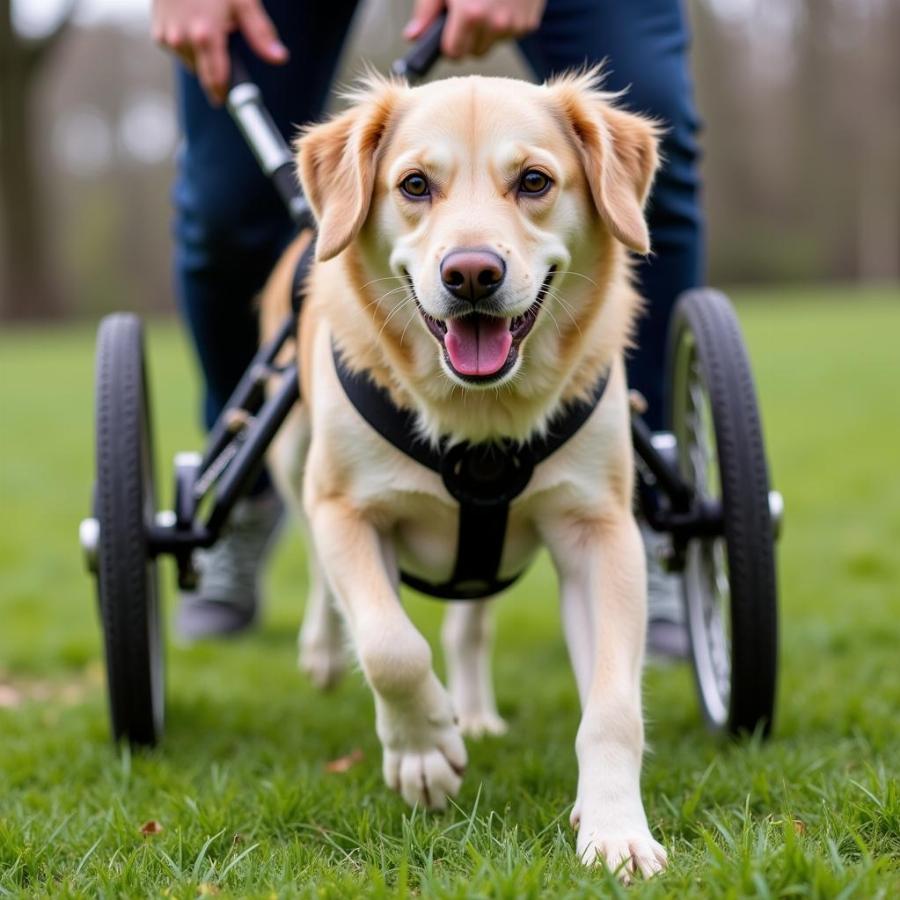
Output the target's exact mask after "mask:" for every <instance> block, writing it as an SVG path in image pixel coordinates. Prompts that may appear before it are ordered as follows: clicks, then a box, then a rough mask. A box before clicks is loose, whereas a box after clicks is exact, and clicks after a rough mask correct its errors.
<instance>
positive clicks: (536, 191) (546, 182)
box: [519, 169, 553, 197]
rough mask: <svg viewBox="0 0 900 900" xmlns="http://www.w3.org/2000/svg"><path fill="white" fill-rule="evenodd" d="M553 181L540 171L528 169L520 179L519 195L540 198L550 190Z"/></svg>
mask: <svg viewBox="0 0 900 900" xmlns="http://www.w3.org/2000/svg"><path fill="white" fill-rule="evenodd" d="M552 184H553V179H551V178H550V176H549V175H547V174H546V173H544V172H542V171H541V170H540V169H528V170H526V171H525V173H524V174H523V175H522V177H521V178H520V179H519V193H521V194H530V195H531V196H532V197H539V196H541V195H542V194H546V193H547V191H549V190H550V185H552Z"/></svg>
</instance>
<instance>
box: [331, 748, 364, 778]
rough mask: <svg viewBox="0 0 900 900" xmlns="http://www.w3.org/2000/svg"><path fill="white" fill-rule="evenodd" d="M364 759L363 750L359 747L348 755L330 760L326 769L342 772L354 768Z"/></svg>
mask: <svg viewBox="0 0 900 900" xmlns="http://www.w3.org/2000/svg"><path fill="white" fill-rule="evenodd" d="M362 761H363V752H362V750H360V749H359V747H357V748H356V749H355V750H351V751H350V752H349V753H348V754H347V755H346V756H339V757H338V758H337V759H333V760H331V761H330V762H327V763H325V771H326V772H333V773H336V774H340V773H341V772H346V771H348V770H349V769H352V768H353V767H354V766H355V765H357V764H358V763H361V762H362Z"/></svg>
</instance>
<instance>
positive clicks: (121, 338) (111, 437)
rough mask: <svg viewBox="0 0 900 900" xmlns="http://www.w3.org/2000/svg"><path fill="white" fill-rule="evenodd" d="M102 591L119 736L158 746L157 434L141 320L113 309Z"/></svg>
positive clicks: (103, 349) (105, 336)
mask: <svg viewBox="0 0 900 900" xmlns="http://www.w3.org/2000/svg"><path fill="white" fill-rule="evenodd" d="M96 403H97V421H96V451H97V472H96V482H95V494H94V496H95V510H94V513H95V516H96V517H97V520H98V522H99V525H100V539H99V548H98V568H97V590H98V597H99V606H100V618H101V621H102V625H103V638H104V645H105V651H106V674H107V687H108V692H109V709H110V718H111V721H112V732H113V737H114V738H115V739H116V740H120V739H124V740H127V741H129V743H131V744H133V745H145V746H152V745H153V744H155V743H156V742H157V741H158V740H159V739H160V737H161V736H162V731H163V720H164V712H165V697H164V693H165V692H164V674H163V640H162V621H161V610H160V603H159V582H158V576H157V563H156V559H155V558H154V557H153V556H152V555H151V554H150V553H149V551H148V546H147V526H148V525H149V524H151V523H152V521H153V518H154V516H155V513H156V492H155V485H154V473H153V437H152V428H151V421H150V401H149V397H148V393H147V378H146V371H145V365H144V340H143V329H142V327H141V323H140V320H139V319H138V318H137V317H136V316H133V315H128V314H123V313H118V314H115V315H111V316H107V317H106V318H105V319H104V320H103V321H102V322H101V323H100V329H99V332H98V335H97V371H96Z"/></svg>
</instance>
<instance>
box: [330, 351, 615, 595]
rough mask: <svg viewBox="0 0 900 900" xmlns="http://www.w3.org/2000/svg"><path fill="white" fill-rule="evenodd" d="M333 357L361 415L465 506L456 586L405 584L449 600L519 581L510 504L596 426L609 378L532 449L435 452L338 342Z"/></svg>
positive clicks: (442, 447) (477, 447)
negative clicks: (511, 555)
mask: <svg viewBox="0 0 900 900" xmlns="http://www.w3.org/2000/svg"><path fill="white" fill-rule="evenodd" d="M331 351H332V357H333V359H334V368H335V372H336V373H337V376H338V380H339V381H340V383H341V387H342V388H343V389H344V393H345V394H346V395H347V399H348V400H349V401H350V402H351V403H352V404H353V406H354V407H355V409H356V411H357V412H358V413H359V414H360V415H361V416H362V418H363V419H364V420H365V421H366V422H367V423H368V424H369V425H370V426H371V427H372V428H373V429H374V430H375V431H377V432H378V433H379V434H380V435H381V436H382V437H383V438H384V439H385V440H386V441H387V442H388V443H390V444H392V445H393V446H394V447H396V448H397V449H398V450H399V451H400V452H401V453H404V454H405V455H406V456H408V457H410V458H411V459H414V460H415V461H416V462H418V463H419V464H420V465H423V466H425V467H426V468H429V469H431V470H432V471H433V472H437V473H438V474H439V475H440V476H441V478H442V479H443V481H444V485H445V486H446V488H447V490H448V491H449V492H450V494H451V496H452V497H453V498H454V499H455V500H456V501H457V502H458V503H459V527H458V535H457V545H456V562H455V564H454V568H453V574H452V575H451V577H450V580H449V581H448V582H446V583H444V584H440V585H435V584H432V583H430V582H426V581H423V580H422V579H419V578H416V577H415V576H413V575H408V574H407V573H401V574H402V577H403V580H404V581H405V582H406V583H407V584H408V585H410V586H411V587H414V588H415V589H416V590H419V591H422V592H423V593H425V594H430V595H432V596H434V597H441V598H443V599H446V600H471V599H475V598H481V597H487V596H489V595H491V594H496V593H499V592H500V591H502V590H503V589H505V588H507V587H509V586H510V585H511V584H513V582H515V581H516V580H517V579H518V578H519V577H520V576H521V574H522V573H519V574H517V575H516V576H515V577H514V578H511V579H500V578H499V577H498V572H499V568H500V560H501V556H502V554H503V546H504V543H505V540H506V526H507V521H508V519H509V504H510V502H511V501H512V500H514V499H515V498H516V497H518V496H519V494H521V493H522V491H524V490H525V488H526V487H527V486H528V483H529V481H530V480H531V475H532V473H533V472H534V467H535V466H536V465H537V464H538V463H540V462H543V461H544V460H545V459H547V457H548V456H550V455H551V454H552V453H554V452H555V451H556V450H558V449H559V448H560V447H561V446H562V445H563V444H564V443H565V442H566V441H567V440H569V438H571V437H572V436H573V435H574V434H575V433H576V432H577V431H578V429H579V428H581V426H582V425H583V424H584V423H585V422H586V421H587V420H588V417H589V416H590V414H591V413H592V412H593V411H594V409H595V407H596V406H597V404H598V403H599V402H600V398H601V397H602V396H603V392H604V391H605V390H606V384H607V380H608V379H607V376H606V375H603V376H601V377H600V378H599V379H598V381H597V384H596V385H595V386H594V389H593V391H592V393H591V397H590V399H589V400H587V401H578V402H576V403H571V404H569V405H567V406H566V407H565V408H564V409H563V410H561V411H560V412H559V413H558V414H557V415H556V416H554V417H553V418H552V419H551V420H550V424H549V426H548V428H547V432H546V434H544V435H540V436H535V437H533V438H531V439H530V440H528V441H526V442H525V443H518V442H515V441H508V440H507V441H500V442H490V443H482V444H470V443H468V442H462V443H458V444H450V442H449V441H448V439H447V438H442V439H441V440H440V442H439V443H438V444H437V446H435V445H434V444H431V443H429V442H428V441H426V440H425V439H424V438H423V437H422V436H421V434H420V431H419V427H418V425H419V423H418V420H417V417H416V415H415V413H414V412H413V411H412V410H410V409H406V408H403V407H398V406H397V405H396V404H395V403H394V402H393V400H391V397H390V394H389V393H388V392H387V390H385V389H384V388H383V387H381V386H379V385H378V384H376V383H375V382H374V381H373V380H372V378H371V376H370V374H369V373H368V372H367V371H362V372H352V371H351V370H350V369H349V368H348V367H347V365H346V364H345V363H344V360H343V358H342V356H341V354H340V351H339V350H338V348H337V346H336V345H335V344H334V342H333V341H332V345H331Z"/></svg>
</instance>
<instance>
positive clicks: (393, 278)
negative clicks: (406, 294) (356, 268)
mask: <svg viewBox="0 0 900 900" xmlns="http://www.w3.org/2000/svg"><path fill="white" fill-rule="evenodd" d="M403 280H404V279H403V276H402V275H386V276H385V277H384V278H373V279H372V280H371V281H367V282H366V283H365V284H364V285H363V286H362V290H365V289H366V288H367V287H368V286H369V285H370V284H376V283H377V282H379V281H403Z"/></svg>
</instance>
